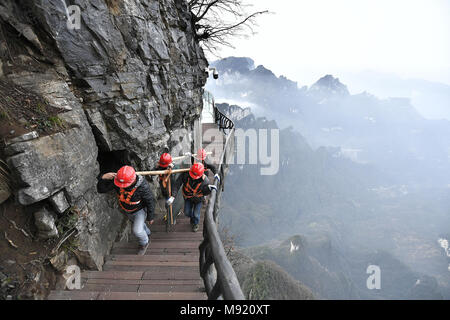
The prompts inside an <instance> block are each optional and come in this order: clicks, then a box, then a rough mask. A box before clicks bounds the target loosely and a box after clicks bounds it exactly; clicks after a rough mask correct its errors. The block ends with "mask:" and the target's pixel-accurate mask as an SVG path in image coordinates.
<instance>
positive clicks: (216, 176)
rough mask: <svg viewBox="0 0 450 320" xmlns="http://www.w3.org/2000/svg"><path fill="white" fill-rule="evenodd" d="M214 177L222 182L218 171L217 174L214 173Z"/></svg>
mask: <svg viewBox="0 0 450 320" xmlns="http://www.w3.org/2000/svg"><path fill="white" fill-rule="evenodd" d="M214 179H217V180H218V181H219V183H220V176H219V174H218V173H216V174H215V175H214Z"/></svg>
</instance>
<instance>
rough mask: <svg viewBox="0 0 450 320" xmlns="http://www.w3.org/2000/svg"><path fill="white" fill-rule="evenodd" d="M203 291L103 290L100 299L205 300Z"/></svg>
mask: <svg viewBox="0 0 450 320" xmlns="http://www.w3.org/2000/svg"><path fill="white" fill-rule="evenodd" d="M205 299H207V296H206V294H205V293H202V292H137V293H135V292H101V293H100V294H99V296H98V300H205Z"/></svg>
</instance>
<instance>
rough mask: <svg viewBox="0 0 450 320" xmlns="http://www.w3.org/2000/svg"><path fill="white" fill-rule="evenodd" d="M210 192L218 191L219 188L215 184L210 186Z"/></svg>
mask: <svg viewBox="0 0 450 320" xmlns="http://www.w3.org/2000/svg"><path fill="white" fill-rule="evenodd" d="M208 188H209V191H212V190H213V189H214V190H216V191H217V187H216V186H215V185H213V184H210V185H208Z"/></svg>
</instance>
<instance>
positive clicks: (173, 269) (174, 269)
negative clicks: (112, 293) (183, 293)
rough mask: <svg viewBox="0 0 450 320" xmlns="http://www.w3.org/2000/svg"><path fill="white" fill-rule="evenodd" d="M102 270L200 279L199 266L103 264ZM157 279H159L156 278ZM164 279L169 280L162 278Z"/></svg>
mask: <svg viewBox="0 0 450 320" xmlns="http://www.w3.org/2000/svg"><path fill="white" fill-rule="evenodd" d="M103 270H105V271H151V272H154V273H158V272H161V273H164V274H176V273H179V274H180V275H182V274H183V273H184V272H186V273H189V272H191V273H192V274H194V273H196V274H197V279H198V278H199V277H200V275H199V274H200V273H199V266H198V264H197V265H196V266H188V267H184V266H183V267H180V266H148V265H142V266H141V265H110V264H105V265H104V266H103ZM158 279H159V278H158ZM164 279H171V277H169V278H164ZM173 279H183V278H182V277H178V276H177V277H174V278H173ZM186 279H192V278H186Z"/></svg>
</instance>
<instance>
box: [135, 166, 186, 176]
mask: <svg viewBox="0 0 450 320" xmlns="http://www.w3.org/2000/svg"><path fill="white" fill-rule="evenodd" d="M189 170H191V169H190V168H185V169H175V170H159V171H138V172H136V174H137V175H140V176H158V175H160V174H168V173H169V172H171V173H172V174H173V173H180V172H188V171H189Z"/></svg>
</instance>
